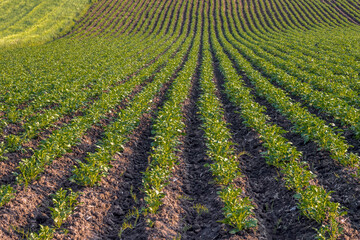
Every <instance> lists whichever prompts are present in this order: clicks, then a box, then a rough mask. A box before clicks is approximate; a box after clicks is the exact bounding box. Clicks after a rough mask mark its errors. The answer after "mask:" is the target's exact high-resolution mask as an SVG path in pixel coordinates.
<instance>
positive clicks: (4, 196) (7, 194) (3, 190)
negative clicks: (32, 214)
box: [0, 185, 15, 207]
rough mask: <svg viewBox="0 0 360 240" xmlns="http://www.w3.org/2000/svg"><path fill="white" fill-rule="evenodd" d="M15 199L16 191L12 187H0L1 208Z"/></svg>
mask: <svg viewBox="0 0 360 240" xmlns="http://www.w3.org/2000/svg"><path fill="white" fill-rule="evenodd" d="M13 198H15V190H14V188H13V187H11V186H10V185H2V186H0V207H2V206H4V205H5V204H6V203H8V202H9V201H10V200H11V199H13Z"/></svg>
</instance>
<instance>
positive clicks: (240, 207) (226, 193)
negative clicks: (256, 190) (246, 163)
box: [219, 186, 257, 233]
mask: <svg viewBox="0 0 360 240" xmlns="http://www.w3.org/2000/svg"><path fill="white" fill-rule="evenodd" d="M240 195H241V189H236V188H234V187H233V186H229V187H226V188H223V189H222V190H221V191H220V193H219V196H220V198H221V200H222V201H223V202H224V205H225V207H224V208H223V211H224V216H225V219H224V220H222V221H221V222H223V223H225V224H228V225H231V226H233V227H235V229H234V230H232V231H231V232H232V233H236V232H238V231H242V230H243V229H246V228H252V227H255V226H256V225H257V220H256V219H255V218H252V216H253V211H252V210H253V209H254V206H253V205H252V203H251V201H250V200H249V198H248V197H244V198H239V196H240Z"/></svg>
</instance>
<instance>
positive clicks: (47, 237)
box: [27, 225, 55, 240]
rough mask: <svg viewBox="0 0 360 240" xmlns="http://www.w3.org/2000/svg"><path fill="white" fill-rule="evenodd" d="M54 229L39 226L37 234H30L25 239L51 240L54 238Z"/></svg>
mask: <svg viewBox="0 0 360 240" xmlns="http://www.w3.org/2000/svg"><path fill="white" fill-rule="evenodd" d="M54 233H55V229H54V228H50V227H49V226H43V225H40V231H39V232H38V233H30V234H29V236H28V237H27V239H29V240H51V239H53V238H54Z"/></svg>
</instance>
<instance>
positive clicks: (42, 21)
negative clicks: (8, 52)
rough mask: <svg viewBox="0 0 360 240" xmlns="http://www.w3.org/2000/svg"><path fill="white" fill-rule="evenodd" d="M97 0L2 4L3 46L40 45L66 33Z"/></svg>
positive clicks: (0, 43) (28, 0)
mask: <svg viewBox="0 0 360 240" xmlns="http://www.w3.org/2000/svg"><path fill="white" fill-rule="evenodd" d="M95 1H96V0H21V1H8V0H5V1H4V2H1V3H0V13H1V14H0V47H1V46H4V45H13V44H17V45H18V44H39V43H44V42H47V41H50V40H53V39H55V38H56V37H58V36H60V35H62V34H64V33H66V32H67V31H68V30H69V29H70V28H71V27H72V26H73V25H74V24H75V21H76V19H79V17H80V16H81V15H82V14H84V12H85V11H86V10H87V9H88V7H89V6H90V4H91V3H93V2H95Z"/></svg>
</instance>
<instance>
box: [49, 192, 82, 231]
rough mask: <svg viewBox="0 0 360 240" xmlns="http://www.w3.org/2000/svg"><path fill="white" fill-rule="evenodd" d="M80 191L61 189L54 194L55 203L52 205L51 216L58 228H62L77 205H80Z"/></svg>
mask: <svg viewBox="0 0 360 240" xmlns="http://www.w3.org/2000/svg"><path fill="white" fill-rule="evenodd" d="M79 195H80V194H79V193H76V192H73V191H72V190H71V189H70V191H67V190H63V189H62V188H61V189H59V190H58V191H57V192H56V193H55V194H54V195H53V205H54V207H50V208H49V209H50V211H51V216H52V219H53V220H54V225H55V226H56V228H60V227H61V225H62V224H63V222H64V221H66V219H67V218H68V217H69V216H70V215H71V214H72V213H73V211H74V209H75V207H76V206H77V205H79V203H78V201H77V198H78V197H79Z"/></svg>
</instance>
